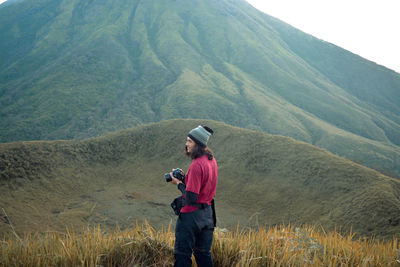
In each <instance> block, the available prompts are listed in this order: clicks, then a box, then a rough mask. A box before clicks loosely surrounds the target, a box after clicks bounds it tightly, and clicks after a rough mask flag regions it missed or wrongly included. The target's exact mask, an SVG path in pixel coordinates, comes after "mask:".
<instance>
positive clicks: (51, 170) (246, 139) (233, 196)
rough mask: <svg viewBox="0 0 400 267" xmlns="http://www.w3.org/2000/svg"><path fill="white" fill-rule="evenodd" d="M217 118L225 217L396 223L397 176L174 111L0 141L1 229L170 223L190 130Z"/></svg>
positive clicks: (394, 226)
mask: <svg viewBox="0 0 400 267" xmlns="http://www.w3.org/2000/svg"><path fill="white" fill-rule="evenodd" d="M199 124H205V125H208V126H210V127H211V128H213V130H214V131H215V134H214V135H213V136H212V137H211V139H210V144H209V145H210V147H211V149H213V151H214V153H215V157H216V159H217V162H218V166H219V181H218V188H217V195H216V206H217V214H218V223H219V227H231V228H235V227H236V226H237V223H240V226H241V227H248V226H257V225H258V224H262V225H269V226H271V225H275V224H280V223H291V224H294V225H300V224H305V223H306V224H311V225H322V226H323V227H324V228H325V229H334V228H335V227H336V229H341V230H344V231H350V229H351V228H352V230H353V231H354V232H356V233H357V234H360V235H367V236H370V235H377V236H379V237H389V236H395V235H398V234H399V233H400V181H399V180H398V179H393V178H389V177H387V176H384V175H382V174H380V173H378V172H376V171H374V170H372V169H368V168H366V167H364V166H361V165H358V164H355V163H354V162H352V161H349V160H346V159H343V158H340V157H337V156H336V155H334V154H332V153H330V152H328V151H326V150H322V149H320V148H317V147H315V146H312V145H310V144H307V143H304V142H300V141H296V140H294V139H292V138H288V137H283V136H278V135H270V134H266V133H261V132H258V131H253V130H248V129H243V128H237V127H233V126H229V125H227V124H224V123H221V122H215V121H200V120H182V119H180V120H168V121H163V122H159V123H152V124H148V125H142V126H137V127H134V128H132V129H128V130H123V131H119V132H115V133H111V134H109V135H106V136H103V137H98V138H90V139H85V140H81V141H77V140H71V141H31V142H17V143H4V144H0V194H1V196H2V197H1V198H0V207H2V208H4V211H5V212H6V214H7V216H5V214H0V215H1V216H0V231H1V232H7V231H11V230H12V229H11V227H10V225H9V224H10V222H12V224H13V226H14V228H15V229H16V231H17V232H23V231H33V230H40V231H44V230H47V229H53V230H63V229H65V226H66V225H69V226H71V225H73V226H74V227H75V228H77V229H80V228H79V227H80V226H81V225H97V224H101V225H102V228H103V229H105V230H106V229H110V228H114V229H115V226H119V227H122V228H126V227H129V226H130V225H132V224H135V223H136V220H139V221H143V220H144V219H148V220H149V221H150V223H151V224H153V225H155V226H160V225H166V224H168V223H169V222H170V221H171V220H172V221H173V222H175V219H176V217H175V215H174V214H173V211H172V209H171V207H170V205H169V204H170V202H171V201H172V199H173V198H174V197H176V196H178V195H179V191H178V190H177V188H176V186H173V185H171V184H169V183H166V182H165V178H164V173H165V172H169V171H170V170H171V169H172V168H176V167H181V168H182V169H184V170H185V171H186V170H187V168H188V166H189V164H190V160H189V159H188V158H187V157H186V156H185V155H184V154H183V150H184V149H183V146H184V142H185V140H186V135H187V132H188V131H189V130H190V129H192V128H194V127H196V126H197V125H199ZM4 211H3V210H2V211H1V212H0V213H3V212H4Z"/></svg>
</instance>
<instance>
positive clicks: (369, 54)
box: [247, 0, 400, 73]
mask: <svg viewBox="0 0 400 267" xmlns="http://www.w3.org/2000/svg"><path fill="white" fill-rule="evenodd" d="M247 2H248V3H250V4H251V5H252V6H254V7H256V8H257V9H259V10H261V11H263V12H264V13H266V14H268V15H271V16H273V17H276V18H278V19H280V20H282V21H284V22H286V23H288V24H290V25H292V26H294V27H296V28H298V29H300V30H302V31H304V32H306V33H308V34H311V35H313V36H315V37H317V38H319V39H322V40H325V41H327V42H330V43H333V44H335V45H337V46H340V47H342V48H344V49H346V50H349V51H351V52H353V53H354V54H357V55H360V56H362V57H364V58H366V59H368V60H371V61H374V62H376V63H378V64H380V65H383V66H385V67H387V68H389V69H392V70H395V71H397V72H398V73H400V1H399V0H301V1H299V0H247Z"/></svg>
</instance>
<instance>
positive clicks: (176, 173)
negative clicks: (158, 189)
mask: <svg viewBox="0 0 400 267" xmlns="http://www.w3.org/2000/svg"><path fill="white" fill-rule="evenodd" d="M172 175H173V176H174V177H175V178H176V179H178V180H180V181H182V182H183V179H185V175H184V174H183V171H182V170H181V169H179V168H177V169H174V170H173V171H172ZM164 177H165V181H166V182H167V183H168V182H171V181H172V178H171V175H170V174H169V172H168V173H166V174H164Z"/></svg>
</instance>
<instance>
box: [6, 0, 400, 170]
mask: <svg viewBox="0 0 400 267" xmlns="http://www.w3.org/2000/svg"><path fill="white" fill-rule="evenodd" d="M0 36H1V42H0V141H1V142H12V141H22V140H43V139H46V140H54V139H82V138H87V137H95V136H99V135H102V134H104V133H106V132H111V131H114V130H118V129H124V128H129V127H132V126H135V125H140V124H143V123H148V122H156V121H162V120H166V119H172V118H204V119H212V120H217V121H223V122H226V123H229V124H231V125H235V126H240V127H245V128H250V129H255V130H261V131H264V132H267V133H272V134H280V135H284V136H289V137H293V138H295V139H297V140H301V141H305V142H308V143H311V144H314V145H317V146H319V147H321V148H325V149H328V150H330V151H331V152H333V153H336V154H338V155H340V156H344V157H347V158H349V159H352V160H354V161H356V162H359V163H362V164H365V165H366V166H369V167H373V168H376V169H377V170H380V171H383V172H386V173H388V174H391V175H393V176H400V147H399V145H400V105H399V103H400V75H399V74H398V73H396V72H394V71H392V70H389V69H386V68H384V67H382V66H379V65H377V64H375V63H373V62H370V61H368V60H365V59H363V58H361V57H359V56H357V55H354V54H352V53H350V52H348V51H346V50H344V49H341V48H339V47H337V46H335V45H333V44H330V43H327V42H323V41H321V40H318V39H316V38H314V37H312V36H310V35H307V34H305V33H303V32H301V31H299V30H297V29H295V28H293V27H291V26H289V25H287V24H285V23H283V22H282V21H279V20H277V19H275V18H273V17H270V16H268V15H266V14H263V13H261V12H259V11H257V10H256V9H254V8H253V7H251V6H250V5H249V4H247V3H246V2H245V1H242V0H201V1H200V0H189V1H188V0H186V1H183V0H164V1H157V0H147V1H139V0H130V1H128V0H125V1H123V0H120V1H105V0H96V1H93V0H68V1H67V0H51V1H50V0H25V1H21V2H18V1H17V2H15V3H12V4H8V5H6V6H4V5H2V6H1V8H0Z"/></svg>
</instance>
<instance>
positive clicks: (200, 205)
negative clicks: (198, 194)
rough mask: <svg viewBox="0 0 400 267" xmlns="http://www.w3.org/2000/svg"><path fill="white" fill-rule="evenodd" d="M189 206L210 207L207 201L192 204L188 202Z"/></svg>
mask: <svg viewBox="0 0 400 267" xmlns="http://www.w3.org/2000/svg"><path fill="white" fill-rule="evenodd" d="M188 205H189V206H193V207H198V208H199V209H205V208H208V207H210V205H208V204H207V203H194V204H188Z"/></svg>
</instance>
